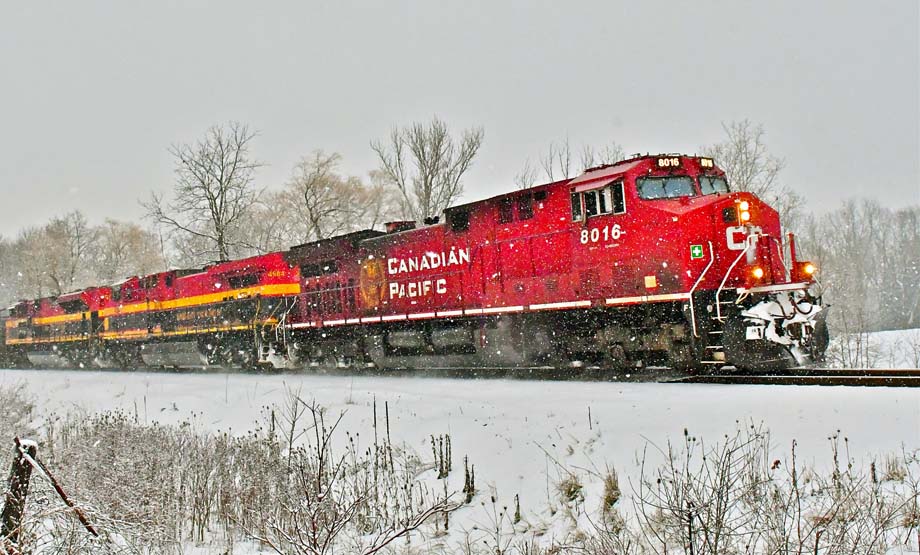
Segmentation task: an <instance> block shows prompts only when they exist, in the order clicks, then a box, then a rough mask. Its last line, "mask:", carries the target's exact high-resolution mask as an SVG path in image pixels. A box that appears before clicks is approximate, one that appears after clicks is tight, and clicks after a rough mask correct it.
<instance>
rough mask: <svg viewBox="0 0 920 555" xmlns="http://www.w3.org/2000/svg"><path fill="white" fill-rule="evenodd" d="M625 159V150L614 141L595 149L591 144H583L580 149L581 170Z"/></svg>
mask: <svg viewBox="0 0 920 555" xmlns="http://www.w3.org/2000/svg"><path fill="white" fill-rule="evenodd" d="M625 159H626V152H625V151H624V150H623V147H622V146H620V145H619V144H618V143H616V142H612V143H610V144H607V145H604V146H603V147H601V148H597V149H596V148H594V147H593V146H591V145H585V146H583V147H582V149H581V169H582V171H585V170H587V169H590V168H594V167H597V166H604V165H607V164H616V163H617V162H620V161H622V160H625Z"/></svg>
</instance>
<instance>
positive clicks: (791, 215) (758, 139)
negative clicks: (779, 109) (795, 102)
mask: <svg viewBox="0 0 920 555" xmlns="http://www.w3.org/2000/svg"><path fill="white" fill-rule="evenodd" d="M722 129H724V130H725V135H726V137H725V140H724V141H722V142H720V143H716V144H713V145H709V146H705V147H702V148H700V152H702V153H703V154H704V155H706V156H708V157H710V158H712V159H713V160H715V161H716V163H717V164H718V165H719V167H721V168H722V169H723V170H724V171H725V174H726V176H727V177H728V181H729V183H730V184H731V185H732V186H733V187H734V188H735V189H736V190H739V191H749V192H751V193H754V194H755V195H757V196H758V197H760V198H762V199H764V200H765V201H766V202H768V203H770V204H771V205H772V206H773V207H774V208H776V209H777V210H778V211H779V213H780V216H781V219H782V222H783V226H784V227H786V228H787V229H792V228H795V227H797V225H796V224H798V223H799V222H798V220H799V218H800V216H801V214H800V212H801V209H802V205H803V204H804V199H803V198H802V196H801V195H799V194H798V193H796V192H795V191H793V190H792V189H790V188H789V187H788V186H786V185H783V184H782V183H780V181H779V174H780V172H781V171H782V169H783V167H785V165H786V162H785V161H784V160H783V159H782V158H777V157H776V156H773V155H772V154H770V152H769V150H768V149H767V145H766V142H765V136H766V132H765V131H764V128H763V125H761V124H754V123H751V121H749V120H746V119H745V120H742V121H732V122H729V123H727V124H725V123H723V124H722Z"/></svg>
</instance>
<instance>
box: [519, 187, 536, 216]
mask: <svg viewBox="0 0 920 555" xmlns="http://www.w3.org/2000/svg"><path fill="white" fill-rule="evenodd" d="M517 205H518V219H519V220H529V219H530V218H533V196H532V195H531V194H530V193H527V194H526V195H521V196H519V197H518V203H517Z"/></svg>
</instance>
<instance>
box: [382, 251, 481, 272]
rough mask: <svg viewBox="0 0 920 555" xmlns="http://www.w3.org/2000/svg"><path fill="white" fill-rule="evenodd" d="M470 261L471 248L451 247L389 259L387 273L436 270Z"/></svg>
mask: <svg viewBox="0 0 920 555" xmlns="http://www.w3.org/2000/svg"><path fill="white" fill-rule="evenodd" d="M469 263H470V249H468V248H466V249H451V250H449V251H441V252H426V253H425V254H423V255H420V256H407V257H405V258H389V259H387V273H388V274H390V275H391V276H395V275H399V274H410V273H413V272H422V271H425V270H436V269H438V268H448V267H450V266H460V265H462V264H469Z"/></svg>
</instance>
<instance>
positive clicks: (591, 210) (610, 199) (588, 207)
mask: <svg viewBox="0 0 920 555" xmlns="http://www.w3.org/2000/svg"><path fill="white" fill-rule="evenodd" d="M580 197H581V198H582V199H583V202H582V203H579V194H578V193H572V220H573V221H578V220H580V219H581V212H580V208H581V207H582V206H584V214H585V216H586V217H588V218H591V217H593V216H599V215H603V214H623V213H625V212H626V196H625V193H624V190H623V182H622V181H617V182H615V183H612V184H610V185H608V186H606V187H604V188H603V189H595V190H593V191H585V192H584V193H582V194H581V195H580Z"/></svg>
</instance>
